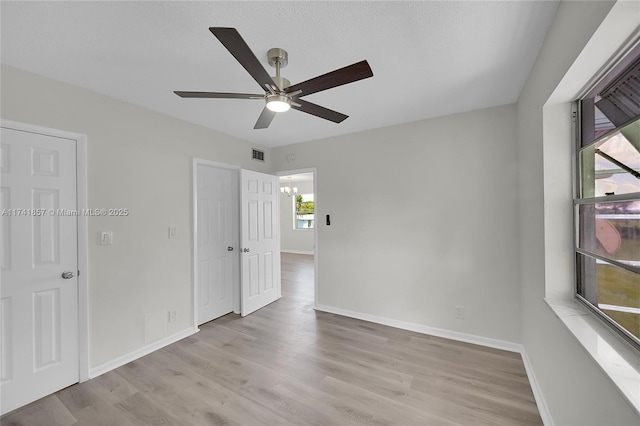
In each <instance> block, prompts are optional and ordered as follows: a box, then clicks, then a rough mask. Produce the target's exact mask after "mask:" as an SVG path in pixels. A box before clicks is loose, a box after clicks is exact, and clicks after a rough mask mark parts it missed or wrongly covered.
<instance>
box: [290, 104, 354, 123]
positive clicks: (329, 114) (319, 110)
mask: <svg viewBox="0 0 640 426" xmlns="http://www.w3.org/2000/svg"><path fill="white" fill-rule="evenodd" d="M295 102H296V103H297V104H298V105H300V106H298V105H296V104H294V103H292V104H291V108H293V109H297V110H298V111H302V112H306V113H307V114H311V115H315V116H316V117H320V118H324V119H325V120H329V121H333V122H334V123H342V122H343V121H344V120H346V119H347V118H349V116H348V115H344V114H341V113H339V112H337V111H334V110H331V109H329V108H325V107H321V106H320V105H316V104H313V103H311V102H307V101H303V100H302V99H296V100H295Z"/></svg>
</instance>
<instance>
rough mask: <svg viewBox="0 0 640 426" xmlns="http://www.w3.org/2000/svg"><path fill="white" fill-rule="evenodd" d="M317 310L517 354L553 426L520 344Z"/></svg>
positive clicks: (323, 308)
mask: <svg viewBox="0 0 640 426" xmlns="http://www.w3.org/2000/svg"><path fill="white" fill-rule="evenodd" d="M315 310H317V311H322V312H328V313H331V314H337V315H342V316H345V317H350V318H355V319H360V320H363V321H369V322H374V323H376V324H382V325H388V326H390V327H395V328H400V329H403V330H409V331H414V332H416V333H422V334H428V335H430V336H438V337H443V338H445V339H451V340H457V341H460V342H466V343H473V344H476V345H481V346H487V347H490V348H495V349H502V350H505V351H509V352H517V353H519V354H520V356H522V362H523V363H524V368H525V371H526V372H527V377H528V379H529V383H530V384H531V391H532V392H533V396H534V398H535V400H536V405H537V406H538V411H540V417H541V418H542V421H543V423H544V424H545V426H552V425H553V419H552V417H551V413H550V412H549V407H548V406H547V403H546V401H545V399H544V396H543V395H542V390H541V389H540V384H539V383H538V380H537V379H536V375H535V373H534V372H533V366H532V365H531V362H530V361H529V357H528V356H527V353H526V352H525V350H524V346H522V345H521V344H520V343H514V342H508V341H505V340H498V339H491V338H489V337H482V336H475V335H473V334H467V333H459V332H457V331H451V330H445V329H442V328H435V327H428V326H426V325H422V324H416V323H411V322H405V321H399V320H394V319H391V318H384V317H379V316H376V315H369V314H363V313H360V312H354V311H349V310H347V309H341V308H334V307H333V306H325V305H316V306H315Z"/></svg>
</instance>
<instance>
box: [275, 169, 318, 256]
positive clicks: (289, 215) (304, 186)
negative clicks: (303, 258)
mask: <svg viewBox="0 0 640 426" xmlns="http://www.w3.org/2000/svg"><path fill="white" fill-rule="evenodd" d="M286 183H287V182H286V180H285V181H280V186H285V185H286ZM291 186H292V187H293V186H295V187H297V188H298V194H313V181H304V182H295V184H293V183H292V184H291ZM292 198H293V196H291V197H287V196H286V195H285V194H282V193H281V194H280V237H281V238H280V250H281V251H284V252H289V253H303V254H313V250H314V232H313V230H303V229H298V230H294V229H293V207H292V202H293V201H291V199H292Z"/></svg>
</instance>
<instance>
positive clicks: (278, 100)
mask: <svg viewBox="0 0 640 426" xmlns="http://www.w3.org/2000/svg"><path fill="white" fill-rule="evenodd" d="M267 108H269V109H270V110H271V111H273V112H285V111H289V109H290V108H291V98H290V97H289V96H286V95H279V94H275V95H268V96H267Z"/></svg>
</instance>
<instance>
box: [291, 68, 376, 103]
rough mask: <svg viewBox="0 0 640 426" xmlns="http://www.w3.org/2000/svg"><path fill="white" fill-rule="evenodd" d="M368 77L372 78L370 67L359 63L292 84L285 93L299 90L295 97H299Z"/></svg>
mask: <svg viewBox="0 0 640 426" xmlns="http://www.w3.org/2000/svg"><path fill="white" fill-rule="evenodd" d="M369 77H373V71H371V67H369V63H368V62H367V61H361V62H357V63H355V64H352V65H349V66H346V67H344V68H340V69H337V70H335V71H331V72H329V73H326V74H323V75H321V76H318V77H316V78H312V79H311V80H307V81H303V82H302V83H298V84H294V85H293V86H289V87H287V88H286V89H285V90H286V92H287V93H292V92H295V91H297V90H301V91H302V93H301V94H299V95H297V96H298V97H301V96H307V95H310V94H312V93H316V92H320V91H322V90H327V89H331V88H332V87H338V86H342V85H343V84H348V83H353V82H354V81H358V80H362V79H365V78H369Z"/></svg>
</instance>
